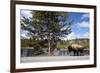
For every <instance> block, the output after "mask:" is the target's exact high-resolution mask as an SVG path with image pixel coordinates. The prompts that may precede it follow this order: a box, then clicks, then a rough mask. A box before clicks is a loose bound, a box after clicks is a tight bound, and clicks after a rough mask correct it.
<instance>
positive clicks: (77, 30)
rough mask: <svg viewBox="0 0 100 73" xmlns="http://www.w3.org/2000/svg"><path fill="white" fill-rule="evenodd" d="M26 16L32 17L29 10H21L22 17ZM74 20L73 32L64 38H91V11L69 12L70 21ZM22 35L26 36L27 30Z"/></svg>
mask: <svg viewBox="0 0 100 73" xmlns="http://www.w3.org/2000/svg"><path fill="white" fill-rule="evenodd" d="M22 16H25V17H26V18H29V17H31V16H32V15H31V13H30V11H29V10H21V18H22ZM71 20H73V21H74V23H73V25H72V33H71V34H69V35H68V36H66V37H65V38H63V39H64V40H67V39H76V38H89V34H90V31H89V30H90V21H89V20H90V16H89V13H79V12H69V18H68V21H71ZM21 35H22V36H24V37H26V36H25V31H24V32H22V33H21Z"/></svg>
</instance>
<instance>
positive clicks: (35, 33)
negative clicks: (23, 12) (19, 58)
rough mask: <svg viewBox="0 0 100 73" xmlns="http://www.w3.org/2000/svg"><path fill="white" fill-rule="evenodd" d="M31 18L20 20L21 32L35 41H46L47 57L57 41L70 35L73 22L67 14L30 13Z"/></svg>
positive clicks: (49, 12)
mask: <svg viewBox="0 0 100 73" xmlns="http://www.w3.org/2000/svg"><path fill="white" fill-rule="evenodd" d="M31 14H32V17H31V18H26V17H25V16H23V19H21V28H22V30H25V31H28V35H30V37H31V38H35V39H36V40H44V39H47V40H48V50H49V51H48V55H50V54H51V52H52V51H53V50H54V49H55V48H56V45H57V41H58V40H59V39H61V38H62V37H65V36H66V35H68V34H70V33H71V25H72V22H73V21H68V16H69V13H68V12H53V11H52V12H51V11H31Z"/></svg>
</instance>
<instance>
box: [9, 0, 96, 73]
mask: <svg viewBox="0 0 100 73" xmlns="http://www.w3.org/2000/svg"><path fill="white" fill-rule="evenodd" d="M11 3H12V4H11V72H25V71H40V70H54V69H70V68H85V67H95V66H96V6H92V5H74V4H57V3H43V2H25V1H11Z"/></svg>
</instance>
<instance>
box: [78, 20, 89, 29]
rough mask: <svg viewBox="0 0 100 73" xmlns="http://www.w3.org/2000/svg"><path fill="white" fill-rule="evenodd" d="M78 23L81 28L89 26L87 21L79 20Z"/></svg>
mask: <svg viewBox="0 0 100 73" xmlns="http://www.w3.org/2000/svg"><path fill="white" fill-rule="evenodd" d="M77 25H78V26H79V28H89V22H87V21H82V22H78V23H77Z"/></svg>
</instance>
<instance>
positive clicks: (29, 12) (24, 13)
mask: <svg viewBox="0 0 100 73" xmlns="http://www.w3.org/2000/svg"><path fill="white" fill-rule="evenodd" d="M22 16H25V17H26V18H29V17H32V14H31V11H30V10H21V17H22Z"/></svg>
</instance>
